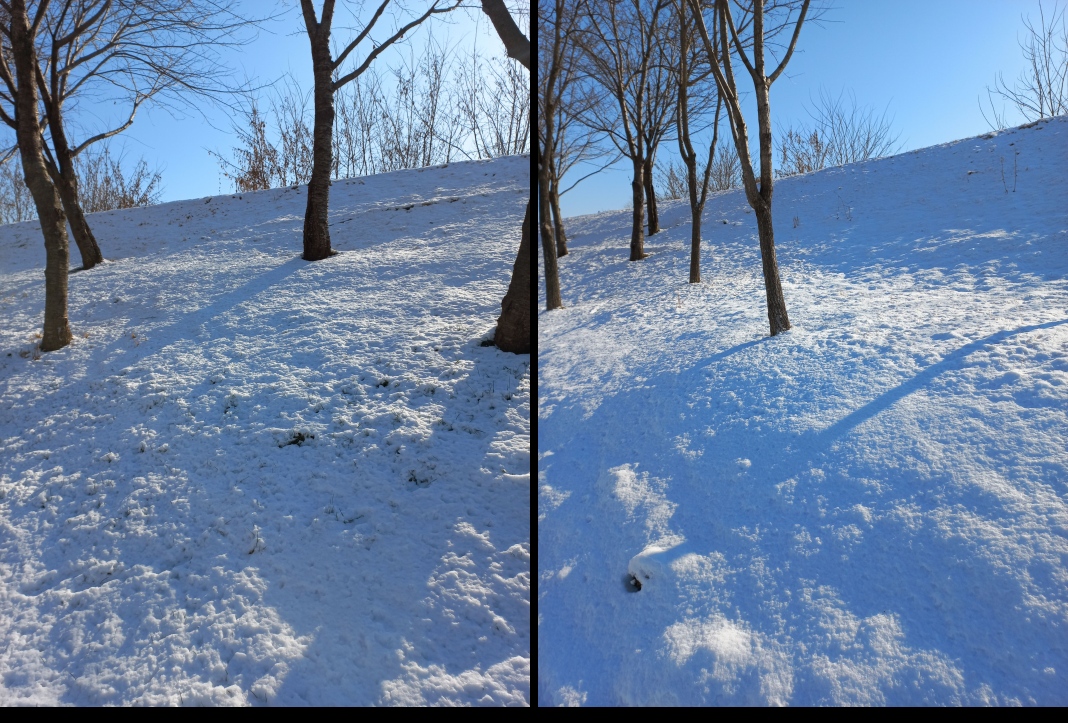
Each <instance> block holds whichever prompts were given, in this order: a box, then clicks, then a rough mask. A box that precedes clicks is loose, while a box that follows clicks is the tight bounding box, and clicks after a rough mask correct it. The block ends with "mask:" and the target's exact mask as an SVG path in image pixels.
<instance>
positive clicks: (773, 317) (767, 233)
mask: <svg viewBox="0 0 1068 723" xmlns="http://www.w3.org/2000/svg"><path fill="white" fill-rule="evenodd" d="M756 217H757V233H758V234H759V236H760V262H761V264H762V266H763V270H764V289H765V291H766V293H767V297H768V323H769V324H770V325H771V335H772V336H775V335H776V334H778V333H779V332H780V331H786V330H787V329H789V328H790V317H789V316H787V315H786V299H785V298H784V297H783V295H782V280H781V279H780V277H779V261H778V259H777V258H776V256H775V227H774V226H773V225H772V221H771V208H770V207H768V208H767V209H765V210H760V209H758V210H757V211H756Z"/></svg>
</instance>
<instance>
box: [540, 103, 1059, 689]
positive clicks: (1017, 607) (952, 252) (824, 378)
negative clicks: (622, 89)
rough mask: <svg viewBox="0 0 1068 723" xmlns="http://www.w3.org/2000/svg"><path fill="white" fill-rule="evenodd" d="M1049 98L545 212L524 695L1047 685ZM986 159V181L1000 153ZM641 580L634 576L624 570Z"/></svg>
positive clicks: (1053, 387) (1055, 525)
mask: <svg viewBox="0 0 1068 723" xmlns="http://www.w3.org/2000/svg"><path fill="white" fill-rule="evenodd" d="M1066 157H1068V118H1065V117H1061V118H1056V119H1052V120H1048V121H1045V122H1041V123H1038V124H1034V125H1031V126H1026V127H1021V128H1019V129H1014V130H1010V131H1005V132H1002V133H998V134H988V135H986V136H982V137H977V138H971V139H967V140H962V141H958V142H955V143H950V144H946V145H943V146H937V147H933V148H929V149H924V150H921V151H915V152H911V153H907V154H903V155H901V156H897V157H893V158H888V159H883V160H878V161H872V162H868V163H863V164H855V165H851V166H846V167H844V168H837V169H828V170H826V171H822V172H819V173H815V174H810V175H806V176H801V177H795V178H791V179H786V180H782V181H780V182H778V183H777V184H776V187H775V199H774V214H775V223H776V229H775V231H776V245H777V248H778V251H779V263H780V267H781V271H782V277H783V282H784V288H785V297H786V302H787V308H788V311H789V313H790V315H791V321H792V323H793V329H792V330H791V331H789V332H787V333H784V334H781V335H779V336H776V337H769V336H768V334H767V333H768V321H767V316H766V306H765V300H764V285H763V280H762V277H761V275H760V261H759V251H758V245H757V239H756V225H755V220H754V216H753V215H752V213H751V212H750V211H749V210H748V206H747V204H746V201H745V198H744V196H743V194H742V192H740V191H735V192H727V193H722V194H718V195H715V196H713V197H712V198H711V199H710V200H709V203H708V207H707V208H706V211H705V216H704V229H703V234H704V244H703V247H702V254H703V255H702V276H703V283H702V284H699V285H689V284H687V283H686V281H687V277H688V266H689V257H688V254H689V246H690V244H689V238H690V223H689V207H688V205H686V204H685V202H669V203H667V204H664V206H663V208H662V209H661V219H662V224H663V227H664V229H665V230H664V231H663V232H662V233H660V234H658V235H655V236H652V237H650V238H649V239H648V240H647V247H646V250H647V251H648V252H649V253H651V256H650V257H649V258H648V259H646V260H644V261H641V262H638V263H631V262H629V261H627V258H628V251H627V249H628V244H629V234H630V230H629V220H630V217H629V213H627V212H614V213H602V214H598V215H595V216H587V217H581V218H574V219H570V223H569V227H568V231H569V247H570V250H571V254H570V255H569V256H566V257H564V258H562V259H560V277H561V284H562V288H563V300H564V304H565V308H564V309H562V310H557V311H552V312H546V311H544V298H545V297H544V287H543V288H542V291H541V302H542V305H541V309H542V311H541V312H540V313H539V317H538V324H539V351H538V355H539V360H538V363H539V371H538V385H539V386H538V420H539V437H538V489H539V504H538V550H539V557H538V576H539V583H538V650H539V658H538V681H539V682H538V702H539V704H542V705H604V704H609V705H653V704H691V705H709V704H759V705H787V704H789V705H884V704H885V705H907V704H925V705H966V704H967V705H971V704H1006V705H1016V704H1023V705H1036V704H1038V705H1064V704H1066V703H1068V451H1066V446H1068V282H1066V275H1068V216H1066V212H1065V205H1064V199H1065V198H1068V176H1066V175H1065V173H1064V167H1063V166H1064V164H1063V159H1064V158H1066ZM1014 167H1015V169H1014ZM635 583H638V584H640V589H638V586H637V585H636V584H635Z"/></svg>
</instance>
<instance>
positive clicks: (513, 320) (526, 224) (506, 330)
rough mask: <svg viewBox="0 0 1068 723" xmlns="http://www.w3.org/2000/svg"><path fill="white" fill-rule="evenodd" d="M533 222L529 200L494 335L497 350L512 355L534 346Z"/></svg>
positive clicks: (524, 351)
mask: <svg viewBox="0 0 1068 723" xmlns="http://www.w3.org/2000/svg"><path fill="white" fill-rule="evenodd" d="M530 225H531V220H530V201H527V212H526V215H525V216H523V236H522V238H521V239H520V241H519V254H518V255H517V256H516V257H515V264H513V265H512V280H511V281H510V282H509V283H508V293H507V294H505V295H504V300H503V301H501V315H500V316H499V317H497V331H496V332H495V333H494V335H493V343H494V344H496V345H497V348H498V349H500V350H501V351H508V352H512V353H513V354H529V353H530V348H531V338H530V266H531V257H532V256H533V252H534V249H533V248H532V247H531V245H530V231H531V228H530Z"/></svg>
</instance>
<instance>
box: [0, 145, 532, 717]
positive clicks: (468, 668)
mask: <svg viewBox="0 0 1068 723" xmlns="http://www.w3.org/2000/svg"><path fill="white" fill-rule="evenodd" d="M528 178H529V159H528V158H519V157H516V158H505V159H500V160H497V161H492V162H474V163H459V164H453V165H450V166H448V167H444V168H434V169H424V170H420V171H405V172H399V173H392V174H386V175H381V176H375V177H370V178H362V179H351V180H348V181H340V182H335V183H334V185H333V188H332V190H331V233H332V236H333V245H334V247H335V248H336V249H337V250H339V251H340V253H339V255H337V256H335V257H333V258H330V259H327V260H324V261H319V262H316V263H313V264H312V263H307V262H304V261H302V260H301V259H300V258H299V255H300V252H301V235H300V234H301V228H302V222H303V215H304V204H305V198H306V196H305V190H304V189H303V188H299V189H278V190H272V191H262V192H259V193H251V194H244V195H232V196H229V195H228V196H218V197H213V198H202V199H197V200H193V201H182V202H176V203H169V204H165V205H161V206H156V207H152V208H146V209H135V210H129V211H121V212H111V213H106V214H97V215H94V216H91V217H90V221H91V223H92V224H93V227H94V229H95V232H96V235H97V238H98V240H99V242H100V246H101V249H102V250H103V252H104V255H105V256H106V257H107V258H109V259H110V261H109V262H108V263H106V264H104V265H102V266H99V267H97V268H94V269H91V270H89V271H78V272H75V273H72V274H71V277H70V320H71V327H72V329H73V331H74V334H75V340H74V343H73V344H72V345H71V346H70V347H68V348H66V349H63V350H60V351H56V352H52V353H49V354H45V355H44V356H43V357H42V358H40V359H37V360H35V359H34V353H33V347H34V334H35V333H36V332H38V331H39V329H40V324H41V318H42V309H43V294H44V278H43V275H42V273H41V272H42V269H43V266H44V249H43V244H42V241H41V238H40V233H39V231H38V230H37V227H36V224H35V223H34V224H29V223H27V224H19V225H13V226H6V227H2V228H0V319H2V320H3V321H2V322H0V324H2V325H0V704H31V705H32V704H80V705H96V704H127V703H142V704H175V705H177V704H186V705H189V704H213V705H217V704H262V703H268V704H343V705H352V704H422V703H428V704H516V705H523V704H527V703H528V702H529V697H530V693H529V691H530V682H529V660H530V627H529V626H530V599H529V597H530V572H529V569H530V526H529V525H530V522H529V521H530V516H529V514H530V505H529V484H530V477H529V469H530V436H529V434H530V422H529V419H530V411H529V410H530V373H529V357H528V356H516V355H512V354H506V353H502V352H500V351H498V350H497V349H496V348H495V347H483V346H481V345H480V342H481V341H482V340H483V339H485V338H486V337H487V336H489V335H490V334H491V333H492V330H493V327H494V324H495V321H496V317H497V315H498V314H499V313H500V301H501V298H502V297H503V295H504V292H505V290H506V288H507V284H508V280H509V277H510V274H511V268H512V262H513V261H514V259H515V253H516V249H517V248H518V243H519V230H520V224H521V222H522V215H523V209H524V204H525V202H526V199H527V194H528V188H529V184H528V181H527V179H528ZM79 263H80V261H79V260H78V255H77V250H76V249H74V250H73V253H72V266H77V265H78V264H79Z"/></svg>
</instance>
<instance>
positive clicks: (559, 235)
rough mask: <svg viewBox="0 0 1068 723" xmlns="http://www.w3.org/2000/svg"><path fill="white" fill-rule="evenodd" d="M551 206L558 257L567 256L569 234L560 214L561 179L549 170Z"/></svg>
mask: <svg viewBox="0 0 1068 723" xmlns="http://www.w3.org/2000/svg"><path fill="white" fill-rule="evenodd" d="M549 172H550V177H549V204H550V206H551V208H552V212H553V232H554V234H555V235H556V255H557V256H558V257H559V256H567V233H566V232H565V231H564V214H563V213H561V212H560V194H559V192H558V191H559V190H560V179H559V178H557V177H556V174H555V173H554V172H553V169H552V168H551V167H550V169H549Z"/></svg>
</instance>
